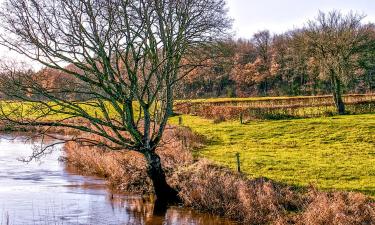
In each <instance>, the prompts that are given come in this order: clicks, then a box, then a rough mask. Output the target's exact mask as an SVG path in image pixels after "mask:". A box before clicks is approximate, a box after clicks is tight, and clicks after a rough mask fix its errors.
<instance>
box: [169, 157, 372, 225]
mask: <svg viewBox="0 0 375 225" xmlns="http://www.w3.org/2000/svg"><path fill="white" fill-rule="evenodd" d="M172 180H173V185H174V186H175V187H176V188H177V189H178V190H179V194H180V197H181V198H182V199H183V202H184V203H185V204H186V205H187V206H190V207H193V208H195V209H198V210H202V211H206V212H209V213H213V214H219V215H221V216H225V217H228V218H231V219H234V220H236V221H239V222H241V223H244V224H301V225H311V224H314V225H315V224H316V225H320V224H321V225H323V224H337V225H339V224H340V225H346V224H354V225H355V224H358V225H360V224H361V225H365V224H367V225H370V224H375V214H374V210H375V206H374V203H372V202H371V201H370V200H369V199H368V198H367V197H366V196H364V195H362V194H358V193H345V192H334V193H323V192H318V191H316V190H314V189H313V190H311V191H308V192H306V190H305V191H302V190H299V191H298V190H295V189H293V188H292V187H290V186H286V185H283V184H279V183H277V182H274V181H271V180H267V179H264V178H259V179H252V180H249V179H247V178H245V177H244V176H242V175H239V174H237V173H235V172H233V171H230V170H228V169H226V168H222V167H219V166H216V165H213V164H211V163H209V162H208V161H205V160H202V161H199V162H197V163H195V164H193V165H191V166H189V167H185V168H181V169H180V170H179V171H178V172H176V173H175V174H174V175H173V179H172Z"/></svg>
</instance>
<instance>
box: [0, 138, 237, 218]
mask: <svg viewBox="0 0 375 225" xmlns="http://www.w3.org/2000/svg"><path fill="white" fill-rule="evenodd" d="M33 146H34V144H33V143H30V142H25V140H24V139H22V138H17V139H14V138H11V137H10V136H0V225H81V224H82V225H89V224H90V225H96V224H98V225H99V224H100V225H106V224H107V225H121V224H131V225H138V224H140V225H142V224H150V225H151V224H152V225H154V224H155V225H158V224H163V225H164V224H165V225H180V224H181V225H206V224H207V225H211V224H212V225H220V224H221V225H232V224H234V223H232V222H230V221H226V220H224V219H221V218H218V217H216V216H212V215H208V214H203V213H197V212H195V211H193V210H190V209H186V208H182V207H177V206H176V207H170V208H169V209H168V210H167V212H166V213H165V215H162V216H154V215H153V214H152V211H153V204H152V202H150V201H147V200H144V198H142V197H141V196H138V195H126V194H113V193H111V191H110V190H108V188H107V187H106V185H105V182H104V181H103V180H102V179H100V178H97V177H87V176H82V175H80V174H78V173H75V172H73V171H71V170H69V169H68V168H67V167H66V166H65V164H64V163H63V162H61V161H60V160H59V158H60V157H61V156H62V154H63V152H62V151H61V146H58V147H57V149H56V150H54V151H53V152H52V153H51V154H48V155H47V156H45V157H43V158H42V159H41V160H40V161H33V162H31V163H24V162H22V161H20V160H19V159H20V158H22V157H27V156H30V155H31V153H32V148H33Z"/></svg>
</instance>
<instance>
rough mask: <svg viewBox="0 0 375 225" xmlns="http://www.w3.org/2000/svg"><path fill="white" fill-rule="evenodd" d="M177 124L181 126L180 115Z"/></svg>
mask: <svg viewBox="0 0 375 225" xmlns="http://www.w3.org/2000/svg"><path fill="white" fill-rule="evenodd" d="M178 125H180V126H182V117H181V116H180V117H178Z"/></svg>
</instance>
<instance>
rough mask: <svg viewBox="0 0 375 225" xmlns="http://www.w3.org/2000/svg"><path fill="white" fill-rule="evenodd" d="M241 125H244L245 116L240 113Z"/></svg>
mask: <svg viewBox="0 0 375 225" xmlns="http://www.w3.org/2000/svg"><path fill="white" fill-rule="evenodd" d="M240 123H241V124H243V114H242V113H240Z"/></svg>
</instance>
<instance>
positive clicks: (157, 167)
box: [144, 150, 179, 206]
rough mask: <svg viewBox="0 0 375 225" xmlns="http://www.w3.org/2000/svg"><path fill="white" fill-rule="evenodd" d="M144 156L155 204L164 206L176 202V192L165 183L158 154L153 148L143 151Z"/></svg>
mask: <svg viewBox="0 0 375 225" xmlns="http://www.w3.org/2000/svg"><path fill="white" fill-rule="evenodd" d="M144 156H145V157H146V160H147V174H148V176H149V177H150V179H151V180H152V184H153V185H154V191H155V195H156V199H157V200H156V201H157V202H156V203H155V204H157V205H159V206H160V205H162V206H166V205H167V204H169V203H176V202H178V201H179V199H178V195H177V194H178V192H177V191H176V190H174V189H173V188H171V186H169V184H168V183H167V180H166V177H165V173H164V170H163V168H162V165H161V161H160V157H159V155H158V154H156V153H155V151H154V150H149V151H145V153H144Z"/></svg>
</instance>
